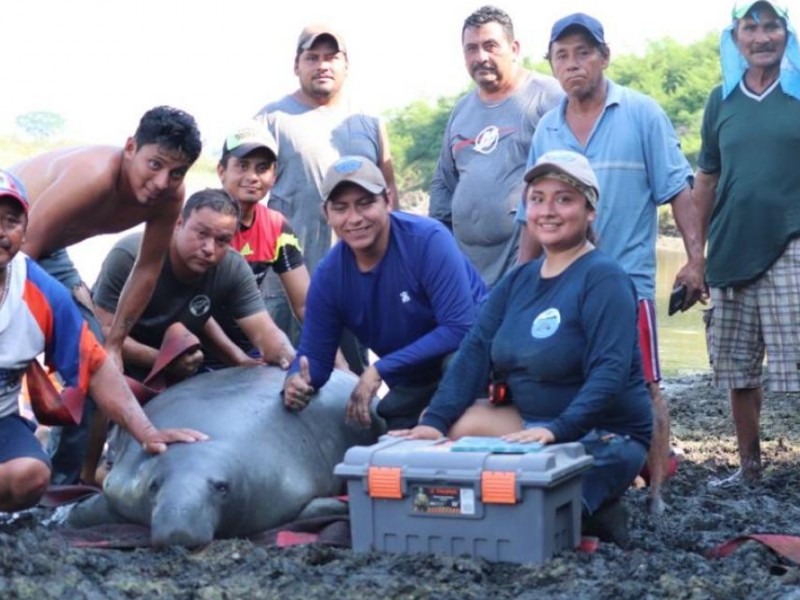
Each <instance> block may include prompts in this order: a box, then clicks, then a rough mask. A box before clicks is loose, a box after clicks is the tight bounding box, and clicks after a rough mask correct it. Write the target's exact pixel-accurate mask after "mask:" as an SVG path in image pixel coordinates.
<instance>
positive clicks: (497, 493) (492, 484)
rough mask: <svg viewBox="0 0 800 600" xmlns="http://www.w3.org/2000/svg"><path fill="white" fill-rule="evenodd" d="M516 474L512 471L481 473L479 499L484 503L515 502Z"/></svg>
mask: <svg viewBox="0 0 800 600" xmlns="http://www.w3.org/2000/svg"><path fill="white" fill-rule="evenodd" d="M516 491H517V474H516V473H515V472H514V471H484V472H483V473H481V500H483V502H484V504H516V503H517V493H516Z"/></svg>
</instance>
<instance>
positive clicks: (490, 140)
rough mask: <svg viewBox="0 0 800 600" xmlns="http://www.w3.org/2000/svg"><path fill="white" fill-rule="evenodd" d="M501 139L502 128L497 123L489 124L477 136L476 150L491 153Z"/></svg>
mask: <svg viewBox="0 0 800 600" xmlns="http://www.w3.org/2000/svg"><path fill="white" fill-rule="evenodd" d="M499 141H500V129H499V128H498V127H497V125H489V126H488V127H486V128H485V129H484V130H483V131H481V132H480V133H479V134H478V136H477V137H476V138H475V152H480V153H481V154H489V153H491V152H494V151H495V149H496V148H497V143H498V142H499Z"/></svg>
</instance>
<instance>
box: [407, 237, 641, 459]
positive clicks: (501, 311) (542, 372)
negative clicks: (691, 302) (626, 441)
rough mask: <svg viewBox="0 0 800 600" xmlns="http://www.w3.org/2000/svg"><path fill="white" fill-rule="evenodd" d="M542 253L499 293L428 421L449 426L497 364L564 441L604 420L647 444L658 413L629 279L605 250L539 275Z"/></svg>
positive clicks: (521, 404) (517, 397)
mask: <svg viewBox="0 0 800 600" xmlns="http://www.w3.org/2000/svg"><path fill="white" fill-rule="evenodd" d="M542 260H543V259H539V260H535V261H533V262H531V263H528V264H526V265H523V266H521V267H519V268H518V269H516V270H514V271H512V272H511V273H509V274H508V275H507V276H506V277H505V278H504V279H503V280H501V281H500V283H499V284H498V285H497V286H496V287H495V288H494V289H493V290H492V293H491V294H490V295H489V299H488V300H487V301H486V304H485V305H484V307H483V308H482V310H481V312H480V316H479V318H478V321H477V323H476V324H475V326H474V327H473V328H472V329H471V330H470V332H469V334H468V335H467V337H466V338H465V339H464V342H463V344H462V345H461V348H460V350H459V352H458V354H457V355H456V356H455V358H454V359H453V361H452V362H451V363H450V366H449V367H448V370H447V372H446V374H445V377H444V379H443V380H442V382H441V384H440V386H439V389H438V391H437V392H436V395H435V396H434V397H433V399H432V400H431V404H430V406H429V408H428V410H427V411H426V412H425V414H424V415H423V417H422V419H421V423H422V424H424V425H430V426H432V427H435V428H436V429H438V430H439V431H441V432H442V433H447V431H448V430H449V429H450V427H451V426H452V424H453V423H454V422H455V421H456V420H457V419H458V418H459V417H460V416H461V415H462V414H463V412H464V411H465V410H466V409H467V408H468V407H469V406H470V404H472V402H473V401H474V399H475V398H476V397H479V396H481V395H483V394H484V393H485V389H486V381H487V379H488V377H489V374H490V372H492V371H493V372H494V377H495V378H496V379H500V380H502V381H505V382H506V383H507V384H508V386H509V391H510V393H511V400H512V402H513V403H514V405H515V406H516V407H517V408H518V409H519V411H520V414H521V415H522V418H523V419H524V420H525V421H529V422H541V423H542V424H543V426H545V427H547V428H548V429H549V430H550V431H552V432H553V434H554V435H555V438H556V441H558V442H566V441H573V440H577V439H579V438H580V437H582V436H583V435H584V434H586V433H587V432H588V431H589V430H591V429H592V428H595V427H597V428H602V429H606V430H608V431H612V432H614V433H618V434H623V435H630V436H631V437H633V438H634V439H637V440H639V441H641V442H642V443H643V444H645V445H649V443H650V436H651V432H652V412H651V408H650V397H649V394H648V391H647V388H646V386H645V383H644V378H643V375H642V366H641V358H640V354H639V348H638V330H637V326H636V310H637V302H636V292H635V290H634V287H633V284H632V283H631V280H630V278H629V277H628V276H627V275H626V274H625V273H624V272H623V271H622V269H621V268H620V267H619V265H617V263H616V262H614V261H613V260H611V259H610V258H608V257H607V256H605V255H604V254H603V253H602V252H600V251H599V250H595V251H593V252H590V253H588V254H586V255H584V256H582V257H580V258H579V259H578V260H576V261H575V262H574V263H573V264H572V265H570V266H569V267H568V268H567V269H566V270H565V271H564V272H563V273H561V274H560V275H558V276H556V277H552V278H542V277H541V276H540V270H541V267H542Z"/></svg>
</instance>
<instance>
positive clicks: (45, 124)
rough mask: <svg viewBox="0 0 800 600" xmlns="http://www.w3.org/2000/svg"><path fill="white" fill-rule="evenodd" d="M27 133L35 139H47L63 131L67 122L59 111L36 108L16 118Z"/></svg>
mask: <svg viewBox="0 0 800 600" xmlns="http://www.w3.org/2000/svg"><path fill="white" fill-rule="evenodd" d="M16 122H17V125H19V126H20V127H21V128H22V130H23V131H25V133H27V134H28V135H29V136H31V137H32V138H34V139H35V140H46V139H48V138H50V137H53V136H55V135H57V134H59V133H61V132H62V131H63V129H64V125H65V124H66V122H65V121H64V117H62V116H61V115H59V114H58V113H54V112H50V111H47V110H34V111H31V112H26V113H24V114H21V115H19V116H18V117H17V119H16Z"/></svg>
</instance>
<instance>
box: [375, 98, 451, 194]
mask: <svg viewBox="0 0 800 600" xmlns="http://www.w3.org/2000/svg"><path fill="white" fill-rule="evenodd" d="M457 99H458V96H442V97H439V98H438V99H437V100H436V101H435V102H429V101H426V100H415V101H414V102H412V103H411V104H409V105H408V106H406V107H404V108H402V109H400V110H397V111H394V112H392V113H390V114H389V118H388V125H387V129H388V132H389V139H390V144H391V148H392V159H393V162H394V168H395V173H396V176H397V187H398V189H400V190H402V191H414V190H425V191H427V190H428V188H429V187H430V185H431V179H432V178H433V172H434V170H435V169H436V162H437V161H438V159H439V152H440V148H441V146H442V136H443V135H444V130H445V127H446V126H447V119H448V118H449V117H450V112H451V111H452V110H453V105H454V104H455V102H456V100H457Z"/></svg>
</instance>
